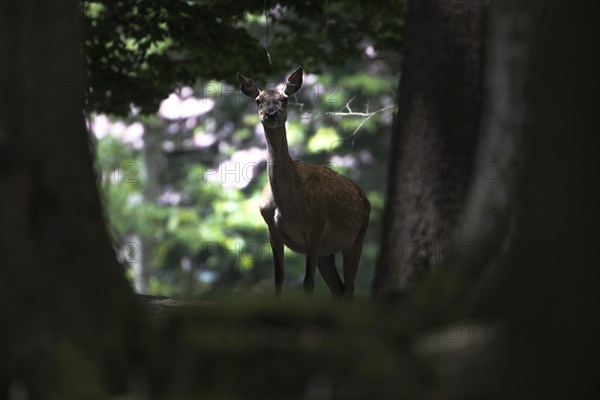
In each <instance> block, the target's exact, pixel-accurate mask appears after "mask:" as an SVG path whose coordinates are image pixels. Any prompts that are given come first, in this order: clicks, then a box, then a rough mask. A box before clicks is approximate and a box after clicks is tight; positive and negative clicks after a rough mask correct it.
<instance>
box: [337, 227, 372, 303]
mask: <svg viewBox="0 0 600 400" xmlns="http://www.w3.org/2000/svg"><path fill="white" fill-rule="evenodd" d="M366 232H367V224H364V226H363V227H362V228H361V230H360V232H359V233H358V235H357V236H356V239H355V240H354V243H353V244H352V246H350V247H348V248H347V249H345V250H344V251H343V252H342V255H343V258H344V284H345V289H344V300H345V301H346V302H348V303H350V302H352V300H353V298H354V281H355V280H356V275H357V273H358V264H359V262H360V256H361V254H362V248H363V241H364V239H365V233H366Z"/></svg>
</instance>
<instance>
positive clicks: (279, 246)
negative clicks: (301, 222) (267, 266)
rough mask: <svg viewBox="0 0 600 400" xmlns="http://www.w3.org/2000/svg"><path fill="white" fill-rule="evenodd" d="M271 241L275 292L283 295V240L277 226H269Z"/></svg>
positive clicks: (278, 295)
mask: <svg viewBox="0 0 600 400" xmlns="http://www.w3.org/2000/svg"><path fill="white" fill-rule="evenodd" d="M269 242H270V243H271V251H272V252H273V263H274V265H275V294H276V295H277V297H281V287H282V286H283V276H284V275H283V240H281V236H280V235H279V232H277V230H276V229H275V228H271V227H270V226H269Z"/></svg>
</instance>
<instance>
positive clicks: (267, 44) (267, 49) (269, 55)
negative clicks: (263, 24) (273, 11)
mask: <svg viewBox="0 0 600 400" xmlns="http://www.w3.org/2000/svg"><path fill="white" fill-rule="evenodd" d="M265 20H266V21H267V40H266V42H265V51H266V52H267V58H268V59H269V64H270V65H273V63H272V62H271V53H269V14H268V12H267V0H265Z"/></svg>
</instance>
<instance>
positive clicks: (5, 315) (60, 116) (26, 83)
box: [0, 1, 140, 398]
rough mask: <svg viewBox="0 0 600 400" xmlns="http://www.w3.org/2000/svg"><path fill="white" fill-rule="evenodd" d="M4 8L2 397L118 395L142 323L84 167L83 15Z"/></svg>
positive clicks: (0, 68) (66, 9)
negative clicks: (115, 393)
mask: <svg viewBox="0 0 600 400" xmlns="http://www.w3.org/2000/svg"><path fill="white" fill-rule="evenodd" d="M1 12H2V15H1V18H2V21H1V22H0V88H1V92H0V95H1V101H2V104H1V105H0V158H1V160H2V174H1V180H0V213H1V214H0V256H1V261H0V316H1V320H2V339H1V340H0V343H1V346H2V351H1V355H0V358H1V359H2V367H1V368H2V369H1V374H0V393H3V395H4V394H8V397H14V398H17V397H18V398H24V397H27V398H45V397H49V396H58V397H61V396H70V397H73V398H74V397H79V396H84V397H90V396H96V397H103V396H105V395H107V393H105V392H103V390H104V389H105V388H109V390H117V389H120V390H121V391H122V390H123V389H124V388H123V385H124V384H125V382H126V381H127V375H126V373H125V371H126V368H125V366H126V365H127V362H129V361H128V360H129V357H130V355H131V352H130V351H129V350H128V348H131V344H130V343H140V342H139V341H137V337H136V333H135V329H136V328H137V327H138V326H139V325H138V320H137V318H139V317H138V316H137V315H136V314H137V311H136V310H137V308H136V307H135V303H134V297H133V295H132V291H131V288H130V286H129V284H128V282H127V280H126V278H125V276H124V271H123V268H122V266H121V265H120V264H119V263H118V262H117V259H116V257H115V254H114V251H113V247H112V244H111V242H110V240H109V238H108V235H107V233H106V228H105V222H104V218H103V214H102V208H101V205H100V201H99V196H98V191H97V184H96V179H95V176H94V171H93V168H92V156H91V153H90V145H89V142H88V134H87V132H86V128H85V124H84V115H83V108H84V107H83V105H84V103H83V100H84V96H83V92H84V90H85V87H86V86H85V79H84V75H83V71H84V69H83V58H82V53H81V49H82V38H83V30H82V26H83V24H82V14H81V7H80V5H79V3H78V2H64V1H31V2H11V3H9V4H4V3H3V4H2V10H1ZM97 366H100V368H98V369H97ZM108 366H110V368H107V367H108ZM73 380H75V381H78V382H81V384H80V385H72V384H71V383H72V382H73ZM94 382H96V383H97V384H95V383H94ZM75 388H76V389H75ZM73 390H75V391H73Z"/></svg>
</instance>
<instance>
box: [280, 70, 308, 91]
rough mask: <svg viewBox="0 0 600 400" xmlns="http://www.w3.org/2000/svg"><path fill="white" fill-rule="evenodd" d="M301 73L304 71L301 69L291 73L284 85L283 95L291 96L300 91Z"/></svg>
mask: <svg viewBox="0 0 600 400" xmlns="http://www.w3.org/2000/svg"><path fill="white" fill-rule="evenodd" d="M303 72H304V71H303V70H302V67H298V68H296V70H295V71H294V72H292V74H291V75H290V77H289V78H288V80H287V82H286V83H285V89H284V90H283V93H285V94H286V95H287V96H291V95H293V94H294V93H296V92H297V91H298V90H300V86H302V73H303Z"/></svg>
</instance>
